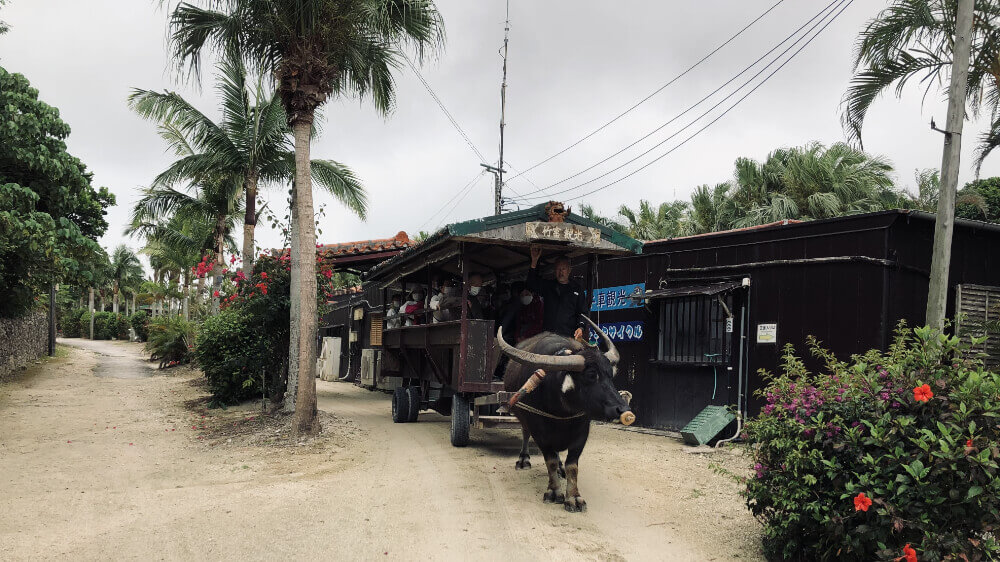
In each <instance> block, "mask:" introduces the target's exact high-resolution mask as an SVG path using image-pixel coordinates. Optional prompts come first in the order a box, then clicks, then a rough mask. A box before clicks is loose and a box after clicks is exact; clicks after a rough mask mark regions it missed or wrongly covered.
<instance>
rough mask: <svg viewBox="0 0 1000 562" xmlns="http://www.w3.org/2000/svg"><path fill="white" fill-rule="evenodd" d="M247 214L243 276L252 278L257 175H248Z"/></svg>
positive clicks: (244, 220)
mask: <svg viewBox="0 0 1000 562" xmlns="http://www.w3.org/2000/svg"><path fill="white" fill-rule="evenodd" d="M244 193H245V196H244V200H245V201H246V214H244V216H243V268H242V270H243V274H244V275H246V276H247V277H250V274H251V273H252V272H253V260H254V243H253V240H254V228H256V226H257V174H256V173H255V172H251V173H250V174H248V175H247V178H246V182H245V187H244Z"/></svg>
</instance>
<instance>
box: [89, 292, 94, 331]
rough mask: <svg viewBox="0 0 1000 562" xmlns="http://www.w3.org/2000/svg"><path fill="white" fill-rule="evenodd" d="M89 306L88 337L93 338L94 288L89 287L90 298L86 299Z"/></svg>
mask: <svg viewBox="0 0 1000 562" xmlns="http://www.w3.org/2000/svg"><path fill="white" fill-rule="evenodd" d="M88 303H89V304H88V308H90V339H94V288H93V287H91V288H90V298H89V300H88Z"/></svg>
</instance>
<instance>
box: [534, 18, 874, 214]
mask: <svg viewBox="0 0 1000 562" xmlns="http://www.w3.org/2000/svg"><path fill="white" fill-rule="evenodd" d="M853 1H854V0H849V1H848V0H833V1H832V2H830V3H829V4H828V5H827V6H826V7H824V8H823V9H822V10H821V11H820V12H819V13H817V14H816V15H814V16H813V17H812V18H810V19H809V20H808V21H807V22H805V23H804V24H802V25H801V26H800V27H799V28H798V29H796V30H795V31H793V32H792V33H791V34H790V35H789V36H788V37H786V38H785V39H784V40H782V41H781V42H780V43H778V44H777V45H775V46H774V47H773V48H772V49H771V50H769V51H768V52H767V53H765V54H764V55H763V56H761V57H760V58H758V59H757V60H756V61H754V62H753V63H751V64H750V65H748V66H747V67H745V68H744V69H743V70H742V71H741V72H740V73H739V74H737V75H736V76H734V77H733V78H731V79H729V80H728V81H727V82H726V83H724V84H723V85H722V86H719V87H718V88H716V89H715V90H713V91H712V92H711V93H709V94H708V95H707V96H705V97H703V98H701V99H700V100H698V101H697V102H696V103H694V104H693V105H691V106H690V107H688V108H687V109H685V110H684V111H683V112H681V113H680V114H678V115H677V116H675V117H673V118H672V119H670V120H669V121H667V122H666V123H664V124H662V125H660V126H659V127H657V128H656V129H654V130H653V131H651V132H650V133H648V134H646V135H645V136H643V137H642V138H640V139H639V140H637V141H635V142H633V143H631V144H629V145H628V146H626V147H625V148H623V149H621V150H619V151H618V152H616V153H614V154H612V155H611V156H608V157H606V158H604V159H603V160H601V161H599V162H597V163H596V164H593V165H591V166H589V167H587V168H585V169H584V170H582V171H580V172H577V173H575V174H573V175H571V176H568V177H566V178H564V179H562V180H560V181H558V182H556V183H554V184H551V185H549V186H548V187H547V189H549V188H552V187H555V186H557V185H559V184H562V183H564V182H566V181H568V180H570V179H572V178H575V177H577V176H579V175H581V174H583V173H586V172H587V171H589V170H592V169H594V168H595V167H597V166H599V165H601V164H603V163H605V162H607V161H608V160H610V159H612V158H614V157H615V156H618V155H619V154H622V153H623V152H625V151H626V150H628V149H629V148H631V147H633V146H635V145H637V144H638V143H640V142H642V141H643V140H645V139H647V138H649V137H650V136H652V135H653V134H655V133H656V132H658V131H660V130H662V129H663V128H664V127H666V126H668V125H670V124H671V123H673V122H675V121H676V120H677V119H679V118H680V117H682V116H684V115H686V114H687V113H689V112H690V111H691V110H693V109H695V108H696V107H698V106H699V105H701V104H702V103H704V102H705V101H706V100H708V99H710V98H711V97H712V96H714V95H715V94H716V93H718V92H719V91H721V90H722V89H723V88H725V87H726V86H727V85H729V84H731V83H732V82H734V81H735V80H736V79H737V78H739V77H740V76H742V75H743V74H745V73H746V72H747V71H748V70H750V69H752V68H753V67H755V66H756V65H757V64H758V63H760V62H761V61H762V60H764V59H765V58H767V57H768V56H769V55H770V54H771V53H773V52H774V51H776V50H777V49H778V47H780V46H781V45H783V44H785V43H787V42H788V40H789V39H791V38H792V37H795V36H796V35H798V34H799V32H800V31H802V29H804V28H805V27H806V26H808V25H809V24H810V23H811V22H813V21H814V20H816V18H820V19H819V21H817V22H816V23H814V24H813V25H812V27H810V28H809V29H808V30H807V31H806V32H805V33H804V34H802V35H801V36H799V37H798V38H797V39H796V40H795V41H793V42H792V44H791V45H789V46H788V47H787V48H785V49H784V50H783V51H782V52H781V53H779V54H778V55H777V56H776V57H774V59H772V60H771V61H770V62H768V63H767V65H765V66H764V67H763V68H761V69H760V70H759V71H758V72H757V73H756V74H754V75H753V76H751V77H750V78H748V79H746V80H745V81H743V83H742V84H740V86H739V87H737V88H736V89H735V90H733V91H732V92H730V93H729V94H728V95H726V96H725V97H724V98H722V99H721V100H719V101H718V102H716V103H715V104H714V105H712V106H711V107H709V108H708V109H707V110H706V111H704V112H703V113H702V114H701V115H699V116H698V117H696V118H695V119H694V120H692V121H691V122H690V123H688V124H687V125H685V126H683V127H681V128H680V129H679V130H677V131H676V132H674V133H673V134H671V135H670V136H668V137H667V138H665V139H664V140H662V141H660V142H659V143H657V144H655V145H653V146H652V147H651V148H649V149H648V150H646V151H645V152H643V153H641V154H639V155H638V156H636V157H634V158H632V159H631V160H628V161H626V162H624V163H623V164H620V165H619V166H617V167H615V168H612V169H611V170H608V171H607V172H604V173H603V174H600V175H598V176H596V177H594V178H592V179H590V180H587V181H585V182H583V183H580V184H578V185H575V186H573V187H569V188H566V189H563V190H560V191H556V192H554V193H548V194H546V195H534V193H535V192H529V193H528V194H527V195H526V197H525V201H527V200H531V199H541V198H544V197H551V196H553V195H560V194H563V193H568V192H571V191H574V190H577V189H579V188H581V187H584V186H586V185H589V184H591V183H594V182H595V181H597V180H599V179H601V178H604V177H607V176H608V175H610V174H612V173H614V172H616V171H618V170H620V169H622V168H624V167H625V166H627V165H629V164H631V163H633V162H635V161H636V160H638V159H640V158H642V157H643V156H645V155H647V154H649V153H650V152H652V151H653V150H655V149H656V148H659V147H660V146H662V145H664V144H665V143H667V142H668V141H670V140H672V139H673V138H675V137H676V136H678V135H679V134H681V133H682V132H684V131H685V130H687V129H689V128H691V127H693V126H694V125H695V124H696V123H697V122H698V121H700V120H701V119H702V118H704V117H705V116H706V115H708V114H709V113H711V112H712V111H714V110H715V109H717V108H718V107H720V106H721V105H722V104H723V103H724V102H725V101H726V100H728V99H730V98H732V97H733V96H735V95H736V94H738V93H739V92H740V91H741V90H743V89H744V88H746V87H747V86H749V85H750V84H751V83H752V82H753V81H754V80H756V79H757V78H758V77H759V76H760V75H762V74H763V73H764V72H766V71H767V69H768V68H770V67H771V66H773V65H774V64H775V63H777V62H778V61H780V60H781V58H782V57H783V56H785V55H786V54H787V53H788V52H789V51H791V50H792V49H793V48H794V47H795V46H796V45H797V44H799V43H800V42H802V40H803V39H805V38H806V37H808V36H809V34H810V33H812V32H813V31H814V30H815V29H816V28H817V27H819V26H820V24H822V23H823V21H824V20H826V18H828V17H830V16H831V14H833V12H835V11H836V10H837V9H838V8H840V7H841V6H844V2H848V4H849V3H851V2H853ZM831 7H833V9H832V10H830V8H831ZM844 7H845V8H846V6H844ZM828 10H829V11H828ZM841 11H843V9H842V10H841ZM839 15H840V14H839V13H838V14H836V15H834V16H833V19H836V17H838V16H839ZM821 16H822V17H821ZM833 19H831V20H829V22H827V24H826V25H829V23H830V22H832V21H833ZM826 25H824V26H823V29H826ZM820 32H822V29H821V30H820ZM817 34H818V33H817ZM813 38H815V35H814V36H813ZM813 38H811V39H809V40H808V41H807V42H806V43H805V45H808V44H809V43H810V42H812V39H813ZM805 45H803V47H804V46H805ZM801 50H802V48H799V50H798V51H796V52H795V53H794V54H792V57H790V58H789V60H791V58H793V57H794V56H795V55H797V54H798V53H799V52H800V51H801ZM787 62H788V61H786V62H785V63H783V64H782V65H781V66H779V67H778V70H780V69H781V68H782V67H784V65H785V64H787ZM776 71H777V70H776ZM776 71H775V72H776ZM773 75H774V72H772V73H771V74H770V75H768V76H767V77H766V78H765V79H764V81H765V82H766V81H767V80H768V79H769V78H770V77H771V76H773ZM761 84H763V82H762V83H761ZM759 86H760V85H758V86H757V87H759ZM754 90H756V88H754ZM754 90H751V92H752V91H754ZM743 99H746V96H744V98H741V99H740V100H739V101H742V100H743ZM738 103H739V102H737V104H738ZM734 107H735V106H734ZM730 109H731V108H730ZM728 111H729V110H727V112H728ZM685 142H687V141H685Z"/></svg>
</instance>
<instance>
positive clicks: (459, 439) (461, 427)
mask: <svg viewBox="0 0 1000 562" xmlns="http://www.w3.org/2000/svg"><path fill="white" fill-rule="evenodd" d="M470 416H471V414H470V412H469V399H468V398H467V397H465V396H462V395H461V394H456V395H454V396H452V398H451V444H452V445H453V446H455V447H464V446H466V445H468V444H469V417H470Z"/></svg>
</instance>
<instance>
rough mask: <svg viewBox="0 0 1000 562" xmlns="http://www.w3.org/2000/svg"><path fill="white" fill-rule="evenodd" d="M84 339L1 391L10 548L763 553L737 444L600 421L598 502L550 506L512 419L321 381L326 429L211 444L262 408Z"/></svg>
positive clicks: (15, 555) (224, 553) (146, 555)
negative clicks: (422, 405)
mask: <svg viewBox="0 0 1000 562" xmlns="http://www.w3.org/2000/svg"><path fill="white" fill-rule="evenodd" d="M70 341H71V342H73V343H77V342H78V340H76V341H74V340H70ZM82 345H86V346H87V349H71V350H70V355H69V357H68V358H65V359H56V360H53V361H50V362H48V363H46V364H45V365H42V366H39V367H36V368H35V369H33V370H31V371H28V372H26V373H25V374H24V375H22V376H20V377H18V378H17V379H16V380H14V381H12V382H11V383H9V384H8V385H6V386H5V387H0V420H3V422H2V423H3V430H2V431H0V497H3V498H5V502H4V505H5V508H6V509H4V510H0V559H3V560H11V559H16V560H20V559H39V558H72V559H88V560H94V559H109V558H112V559H144V560H145V559H163V560H177V559H195V560H208V559H212V560H217V559H240V560H244V559H248V560H264V559H269V560H273V559H275V558H278V557H285V556H289V557H290V556H294V557H296V558H298V559H306V560H330V559H338V560H376V559H377V560H416V559H424V560H428V559H430V560H468V559H474V560H548V559H553V560H556V559H557V560H560V561H562V560H732V559H742V560H747V559H750V560H759V559H760V555H759V549H758V548H757V547H756V543H755V536H756V532H757V527H756V526H755V523H754V522H753V521H752V519H750V517H749V515H747V514H746V512H745V510H744V509H743V508H742V505H741V500H740V499H739V497H738V495H737V494H736V487H735V484H732V483H730V482H729V481H727V480H725V479H724V478H722V477H720V476H717V475H715V474H714V473H713V472H712V470H711V469H710V468H709V466H708V465H709V463H711V462H722V463H723V464H726V465H727V466H732V467H737V466H740V464H741V462H742V461H741V459H739V458H736V457H734V456H732V455H730V454H718V455H714V456H710V457H703V456H699V455H686V454H683V453H682V452H680V450H681V447H682V446H681V445H680V444H678V443H676V442H674V441H672V440H669V439H665V438H660V437H653V436H647V435H640V434H635V433H627V432H622V431H617V430H614V429H611V428H608V427H596V428H595V430H594V431H593V433H592V436H591V440H590V442H589V443H588V447H587V450H586V451H585V452H584V454H583V458H582V460H581V476H580V479H581V480H580V486H581V490H582V491H583V496H584V497H585V498H586V500H587V502H588V504H589V508H590V509H589V511H588V512H587V513H584V514H571V513H567V512H565V511H563V510H562V509H561V508H560V507H558V506H552V505H546V504H543V503H542V502H541V501H540V499H541V494H542V492H543V491H544V488H545V481H546V480H545V476H544V467H543V463H542V462H541V458H540V457H537V456H536V457H535V459H534V460H535V461H536V462H535V466H534V467H533V468H532V469H530V470H527V471H515V470H514V469H513V463H514V460H515V457H516V451H517V448H518V440H519V437H518V435H515V434H514V433H513V432H509V431H508V432H505V431H476V430H473V444H472V445H470V447H468V448H464V449H456V448H453V447H451V445H450V444H449V442H448V430H447V429H448V425H447V423H448V420H447V418H444V417H442V416H439V415H437V414H433V413H430V414H422V415H421V416H420V421H419V422H418V423H415V424H393V423H391V420H390V419H389V402H388V398H387V396H386V395H384V394H380V393H371V392H368V391H364V390H361V389H358V388H356V387H354V386H351V385H347V384H342V383H325V382H322V381H319V382H318V385H319V398H320V402H319V404H320V408H321V409H323V410H325V411H330V412H332V413H334V414H335V415H337V416H338V417H340V418H341V419H342V420H347V421H341V422H331V423H332V424H340V425H342V427H337V428H335V429H336V431H334V432H333V434H332V436H331V437H329V438H324V439H321V440H318V441H317V442H315V443H313V444H311V445H307V446H303V447H284V448H274V447H264V446H249V445H246V444H241V443H242V442H239V441H237V442H235V443H227V440H226V439H224V438H222V439H214V440H212V441H210V442H209V439H207V438H206V439H199V436H207V434H206V432H205V431H204V430H202V429H201V428H202V426H203V425H208V426H209V427H211V426H212V425H213V424H215V425H218V424H222V423H228V421H231V420H232V419H233V416H236V417H239V416H241V415H244V414H248V413H250V412H252V411H253V406H252V405H248V406H247V407H246V408H244V409H230V410H229V411H227V412H225V413H223V412H219V411H213V412H218V413H217V414H216V413H213V412H209V413H208V414H207V415H208V417H207V418H201V415H200V414H198V413H196V412H194V411H192V410H190V409H187V408H185V407H184V402H185V401H186V400H191V399H194V398H197V397H199V396H202V395H203V392H202V391H201V390H200V389H199V388H197V387H195V386H192V384H191V380H192V378H195V377H197V373H192V372H185V371H178V370H168V371H166V372H165V374H164V372H156V374H155V375H154V376H144V375H147V374H148V373H147V372H144V371H143V369H145V368H146V365H147V364H146V363H144V362H142V361H140V360H139V359H138V353H139V351H140V348H139V346H137V345H134V344H127V343H122V342H82ZM95 367H98V368H97V369H96V371H95ZM95 374H96V375H99V376H95ZM225 416H228V417H225ZM192 426H193V427H194V429H192ZM331 429H334V428H331ZM293 517H294V519H293Z"/></svg>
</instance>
